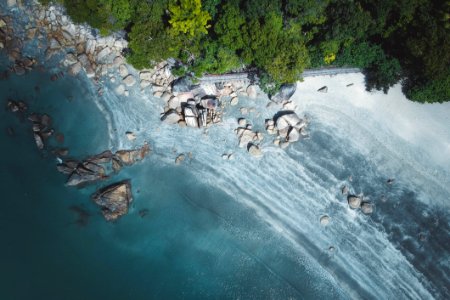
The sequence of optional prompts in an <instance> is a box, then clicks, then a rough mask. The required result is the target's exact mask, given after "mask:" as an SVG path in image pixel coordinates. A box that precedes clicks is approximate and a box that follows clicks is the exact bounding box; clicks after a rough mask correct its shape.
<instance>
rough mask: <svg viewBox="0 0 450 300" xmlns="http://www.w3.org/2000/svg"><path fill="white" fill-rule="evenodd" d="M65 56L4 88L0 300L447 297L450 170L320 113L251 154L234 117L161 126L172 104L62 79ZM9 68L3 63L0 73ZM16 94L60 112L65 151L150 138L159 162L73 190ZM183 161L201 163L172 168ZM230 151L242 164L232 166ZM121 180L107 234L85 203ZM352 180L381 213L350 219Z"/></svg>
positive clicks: (79, 153) (81, 79)
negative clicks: (299, 133)
mask: <svg viewBox="0 0 450 300" xmlns="http://www.w3.org/2000/svg"><path fill="white" fill-rule="evenodd" d="M16 17H17V18H19V16H17V15H16ZM29 47H30V48H29V49H28V50H27V51H31V52H32V51H33V49H32V48H33V47H32V45H31V46H29ZM1 55H3V54H1ZM55 61H56V59H54V60H51V61H49V62H47V63H46V65H45V67H44V68H40V67H39V68H37V69H35V70H34V71H32V72H30V73H27V74H26V75H24V76H20V77H19V76H15V75H13V74H11V75H10V76H9V77H8V78H6V79H4V80H0V103H1V104H0V106H1V107H2V109H0V145H1V147H0V166H1V168H0V189H1V203H2V208H1V209H0V239H1V244H0V299H328V298H333V299H348V298H354V299H432V298H436V299H448V298H449V297H450V292H449V285H450V279H449V275H448V274H450V261H449V259H448V258H449V257H450V246H449V245H450V243H449V240H450V239H449V236H450V235H449V233H450V218H449V210H448V207H449V206H448V203H449V202H448V201H449V199H450V189H449V188H448V186H447V183H448V182H449V172H448V170H446V169H445V168H443V167H442V166H441V167H439V166H436V167H435V166H432V162H431V161H430V162H428V161H426V159H425V157H424V158H423V159H421V154H420V151H421V150H420V149H417V148H415V147H414V146H412V145H409V144H407V143H405V141H402V140H400V139H398V140H397V137H396V136H395V135H392V136H391V135H389V134H385V133H384V132H382V130H381V129H382V128H380V126H378V125H377V126H372V125H371V124H372V123H370V121H371V119H370V116H368V117H367V119H366V121H367V122H366V123H364V124H356V123H354V122H352V121H351V120H350V119H349V118H348V115H346V114H345V113H344V114H343V113H342V112H340V111H333V110H332V109H330V108H328V107H326V106H325V107H324V106H321V105H320V104H318V105H317V106H314V105H313V106H310V107H309V108H310V110H309V111H308V112H307V113H310V114H311V117H312V120H313V121H312V122H311V125H310V132H311V138H310V139H308V140H303V141H301V142H299V143H296V144H295V145H292V146H290V147H289V148H288V149H287V150H286V151H285V150H281V149H280V148H279V147H276V146H274V145H272V143H271V139H270V138H266V139H265V141H264V143H263V150H264V157H263V158H262V159H254V158H252V157H250V156H249V155H248V153H246V151H245V149H239V148H237V138H236V136H235V134H234V133H233V130H234V129H235V128H236V126H237V125H236V116H237V115H238V110H239V107H235V108H230V109H229V111H228V115H226V116H225V117H224V122H223V124H221V125H219V126H214V127H213V128H210V129H209V131H208V132H207V133H206V132H205V131H202V130H195V129H192V128H178V127H173V126H166V125H161V123H160V121H159V118H160V115H159V113H160V112H161V111H162V103H161V102H162V101H161V100H159V99H156V98H152V97H150V96H149V95H148V94H137V93H135V92H134V91H132V92H131V96H130V97H118V96H117V95H115V93H114V92H113V90H114V86H113V85H111V84H110V83H105V82H102V83H101V85H102V87H103V89H104V95H103V96H99V95H97V89H98V86H95V85H94V84H93V83H92V82H91V81H90V80H89V79H87V78H86V77H85V75H83V74H80V75H79V76H77V77H75V78H74V77H70V76H68V75H64V76H60V77H59V79H58V80H56V81H52V80H51V79H50V78H51V76H52V75H54V74H56V73H59V72H61V71H64V70H63V69H61V68H59V67H58V65H57V63H56V62H55ZM8 66H9V62H8V61H7V60H6V58H5V57H4V56H0V71H4V70H6V69H7V68H8ZM63 74H64V72H63ZM9 99H13V100H23V101H25V102H26V103H27V104H28V106H29V112H37V113H47V114H49V115H50V116H51V117H52V118H53V127H54V128H55V130H56V132H60V133H63V134H64V142H63V143H62V144H59V143H58V142H57V141H55V140H54V139H52V140H51V141H50V146H58V147H59V146H64V147H68V148H69V150H70V156H71V157H73V158H78V159H81V158H83V157H85V156H88V155H93V154H97V153H99V152H102V151H104V150H107V149H111V150H113V151H114V150H117V149H119V148H122V149H127V148H133V147H137V146H140V145H142V143H143V142H144V141H148V142H149V143H150V145H151V147H152V150H153V151H152V154H151V155H150V156H148V157H147V158H146V159H145V160H144V161H143V162H141V163H138V164H136V165H134V166H132V167H128V168H125V169H124V170H122V171H121V172H120V173H119V174H118V175H116V176H114V177H112V178H111V179H109V180H108V181H105V182H100V183H97V184H94V185H91V186H88V187H86V188H83V189H76V188H69V187H66V186H65V185H64V183H65V180H66V177H65V176H64V175H62V174H59V173H58V172H57V171H56V164H57V161H56V159H55V157H54V156H53V155H51V154H50V153H49V152H48V151H39V150H38V149H37V147H36V145H35V144H34V141H33V136H32V130H31V124H30V123H29V122H28V121H27V120H26V118H24V117H23V116H21V115H18V114H13V113H11V112H9V111H7V109H6V103H7V101H8V100H9ZM265 101H266V100H264V99H256V100H251V99H246V98H242V99H240V105H243V106H246V107H256V108H258V109H259V110H260V111H261V112H262V113H261V115H259V116H256V114H255V115H252V116H248V118H249V119H250V121H251V122H253V124H254V128H256V130H263V124H264V119H265V118H271V117H272V116H273V114H274V113H275V112H276V109H275V108H264V107H265V105H266V102H265ZM371 126H372V127H371ZM8 128H12V129H13V131H14V134H13V135H11V134H10V132H11V130H10V129H9V130H8ZM128 130H132V131H134V132H136V133H137V135H138V139H137V141H136V142H135V143H131V142H130V141H128V140H127V139H126V138H125V132H126V131H128ZM378 132H381V134H378V135H377V133H378ZM380 137H382V138H383V139H385V140H384V141H383V140H380ZM386 141H387V142H386ZM392 145H395V147H394V148H395V151H390V150H389V149H388V148H389V147H388V146H392ZM181 152H183V153H188V152H193V159H186V161H185V162H184V163H183V164H182V165H180V166H176V165H175V164H174V159H175V157H176V156H177V154H178V153H181ZM231 152H233V153H234V154H235V160H233V161H224V160H223V159H222V158H221V156H222V154H223V153H231ZM417 153H418V154H417ZM409 158H412V159H411V160H409ZM430 166H431V167H430ZM430 168H431V169H432V168H435V170H434V171H436V172H435V173H432V174H431V173H427V170H428V169H430ZM424 170H425V171H424ZM390 177H395V184H393V185H388V184H386V179H387V178H390ZM350 178H352V180H350ZM122 179H131V182H132V192H133V198H134V201H133V204H132V207H131V210H130V212H129V214H128V215H126V216H124V217H122V218H121V219H120V220H119V221H117V222H115V223H108V222H106V221H105V220H104V218H103V217H102V215H101V214H100V211H99V209H98V207H97V206H96V205H95V204H94V203H93V202H92V201H91V200H90V195H91V194H92V193H93V192H94V191H95V190H96V188H99V187H101V186H104V185H106V184H108V183H112V182H116V181H119V180H122ZM343 185H347V186H348V187H349V189H350V192H351V193H354V194H360V193H364V195H365V197H366V199H370V201H372V203H374V204H375V212H374V213H373V214H372V215H371V216H365V215H363V214H361V213H360V212H355V211H351V210H349V209H348V206H347V203H346V199H345V197H344V196H342V195H341V193H340V190H341V188H342V186H343ZM140 212H141V214H142V212H146V214H145V216H141V214H140ZM324 214H327V215H329V216H330V217H331V222H330V225H329V226H327V227H322V226H320V224H319V218H320V217H321V216H322V215H324ZM330 247H332V248H331V249H334V251H330Z"/></svg>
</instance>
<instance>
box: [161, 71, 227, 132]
mask: <svg viewBox="0 0 450 300" xmlns="http://www.w3.org/2000/svg"><path fill="white" fill-rule="evenodd" d="M155 88H157V89H158V92H156V93H155V94H154V95H155V96H159V97H160V98H161V99H163V100H164V102H165V108H164V110H165V111H164V113H163V114H162V116H161V121H163V122H164V123H166V124H179V125H180V126H187V127H194V128H201V127H208V126H210V125H212V124H216V123H219V122H221V119H222V112H221V107H220V101H219V99H218V98H217V96H216V95H210V94H207V91H205V89H203V88H201V87H198V86H194V85H192V83H190V81H189V80H188V79H186V78H184V77H183V78H179V79H177V80H175V81H173V82H172V85H171V86H170V87H163V88H164V90H163V89H162V88H159V87H158V86H154V87H153V89H154V90H155ZM159 89H160V90H159Z"/></svg>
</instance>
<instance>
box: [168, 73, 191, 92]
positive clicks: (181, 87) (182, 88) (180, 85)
mask: <svg viewBox="0 0 450 300" xmlns="http://www.w3.org/2000/svg"><path fill="white" fill-rule="evenodd" d="M191 88H192V80H191V78H189V77H187V76H183V77H180V78H178V79H176V80H174V81H173V83H172V92H173V93H186V92H189V91H190V90H191Z"/></svg>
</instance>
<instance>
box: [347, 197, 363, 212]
mask: <svg viewBox="0 0 450 300" xmlns="http://www.w3.org/2000/svg"><path fill="white" fill-rule="evenodd" d="M347 201H348V205H349V206H350V208H353V209H357V208H359V207H360V206H361V198H359V197H356V196H348V198H347Z"/></svg>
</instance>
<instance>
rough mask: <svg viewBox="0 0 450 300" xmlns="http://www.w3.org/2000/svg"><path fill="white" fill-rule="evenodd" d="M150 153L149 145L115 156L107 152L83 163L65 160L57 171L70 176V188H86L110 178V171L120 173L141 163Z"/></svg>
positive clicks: (68, 180)
mask: <svg viewBox="0 0 450 300" xmlns="http://www.w3.org/2000/svg"><path fill="white" fill-rule="evenodd" d="M149 152H150V146H149V145H148V144H145V145H144V146H142V147H141V148H139V149H135V150H119V151H117V152H116V153H114V154H113V153H112V152H111V151H109V150H107V151H104V152H102V153H100V154H97V155H94V156H90V157H88V158H86V159H84V160H82V161H78V160H73V159H68V160H64V161H63V162H61V163H60V164H58V165H57V170H58V171H59V172H61V173H63V174H67V175H69V177H68V179H67V182H66V184H67V185H68V186H84V185H86V184H89V183H92V182H95V181H98V180H102V179H106V178H108V177H109V174H108V170H111V169H112V170H113V171H114V172H119V171H120V170H121V169H122V167H123V166H131V165H133V164H134V163H136V162H138V161H141V160H142V159H144V157H145V156H146V155H147V154H148V153H149Z"/></svg>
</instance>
